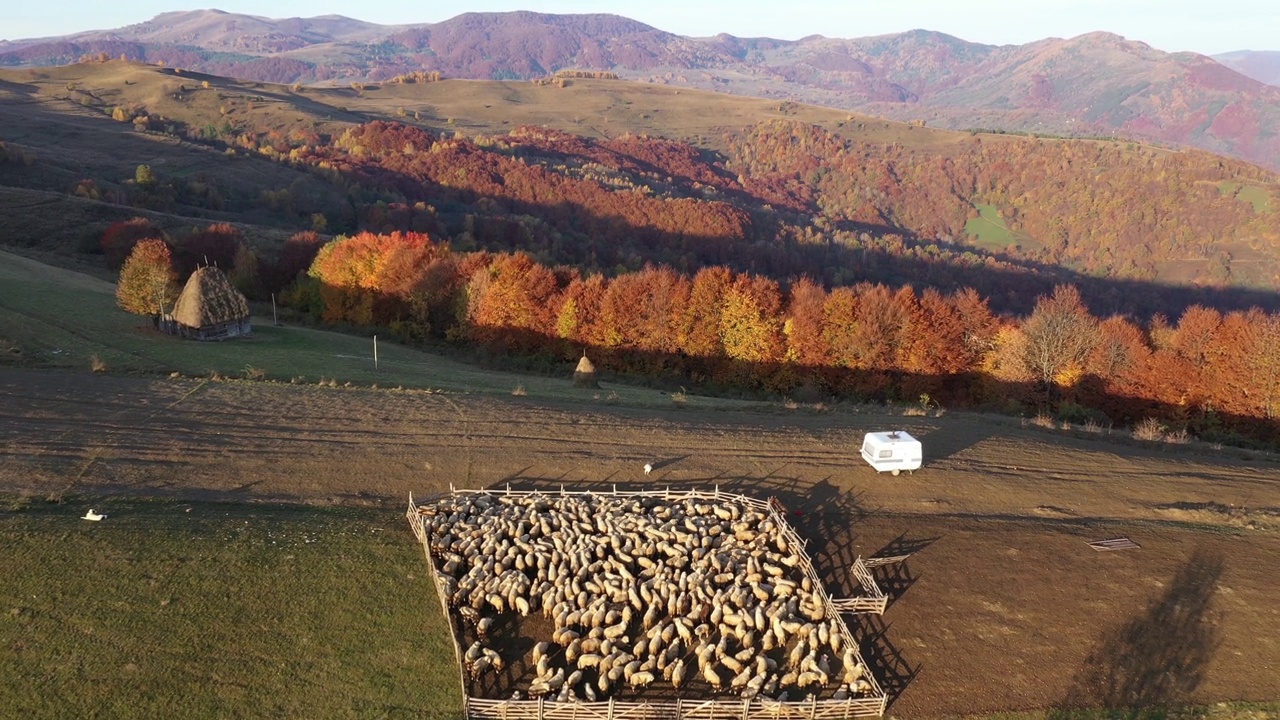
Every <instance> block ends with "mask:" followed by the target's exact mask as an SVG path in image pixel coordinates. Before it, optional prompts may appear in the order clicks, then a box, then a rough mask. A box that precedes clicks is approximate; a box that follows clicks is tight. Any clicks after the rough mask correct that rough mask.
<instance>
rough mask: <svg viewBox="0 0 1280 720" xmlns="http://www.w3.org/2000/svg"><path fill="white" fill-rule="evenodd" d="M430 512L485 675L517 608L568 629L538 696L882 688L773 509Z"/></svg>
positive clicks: (538, 657)
mask: <svg viewBox="0 0 1280 720" xmlns="http://www.w3.org/2000/svg"><path fill="white" fill-rule="evenodd" d="M418 512H419V513H420V515H422V519H423V529H424V530H425V532H426V534H427V543H428V547H429V550H430V553H431V555H432V559H433V562H434V563H435V566H436V568H437V570H438V577H439V579H440V583H441V584H442V588H441V589H442V592H443V595H444V597H445V599H446V601H447V602H448V603H449V605H450V607H451V608H452V609H453V610H454V611H455V612H456V613H457V614H458V615H459V616H460V617H461V618H462V620H463V621H464V622H467V623H469V624H470V625H471V626H473V628H474V633H473V634H472V635H473V636H474V637H476V638H478V639H477V640H475V642H473V643H471V644H470V645H469V646H468V647H467V648H466V650H465V652H464V653H463V663H464V664H465V666H466V669H467V671H468V672H469V673H470V674H471V675H472V677H478V676H480V675H483V674H484V673H488V672H494V671H501V670H502V669H503V668H504V667H505V666H506V665H507V664H509V663H510V662H511V661H512V660H514V659H515V658H507V657H502V655H501V654H500V653H499V652H498V650H496V649H494V648H493V647H490V646H489V633H490V631H491V629H492V628H493V626H494V623H495V622H496V621H497V618H498V616H500V615H502V614H504V613H510V612H515V613H518V614H520V615H521V616H528V615H530V614H533V613H541V614H542V615H544V616H545V617H546V618H548V619H549V620H551V621H552V623H553V630H552V634H551V637H550V638H549V639H548V640H546V641H543V642H539V643H538V644H537V645H536V646H535V647H534V649H533V655H532V658H531V662H532V664H533V667H534V668H535V676H534V678H533V679H532V681H531V682H530V683H529V685H528V687H527V690H526V692H527V693H528V694H529V696H531V697H536V696H544V697H546V698H547V699H548V700H556V701H562V702H571V701H587V702H592V701H597V700H601V699H604V698H607V697H610V696H611V695H614V694H616V693H617V692H619V691H620V690H622V689H623V688H624V686H625V687H628V688H636V689H638V688H643V687H647V686H649V685H651V684H653V683H656V682H658V681H659V679H661V680H662V681H664V682H667V683H670V685H671V686H673V687H675V688H680V687H682V686H684V685H686V684H687V683H689V682H690V681H692V680H693V679H694V678H701V679H702V680H704V681H705V682H706V683H707V685H709V686H710V688H711V690H712V691H713V692H716V693H728V692H732V693H734V694H736V695H738V696H740V697H742V698H747V699H750V698H755V697H768V698H772V699H775V700H787V699H788V697H792V698H796V697H798V696H799V695H801V694H805V695H809V694H819V695H821V696H822V697H831V698H835V699H843V698H849V697H859V696H866V695H870V694H872V693H875V692H878V688H876V686H875V683H874V681H873V680H871V678H870V676H869V673H868V672H867V670H866V668H865V666H864V665H863V664H862V663H861V661H860V656H859V655H858V652H857V650H856V649H855V648H854V647H853V644H852V642H851V639H850V638H849V637H848V635H847V630H845V629H844V626H843V623H840V622H839V621H838V620H837V619H836V613H834V612H828V608H827V607H826V605H825V602H824V597H825V596H824V595H823V593H822V592H821V590H820V589H819V588H817V587H816V586H815V585H814V581H813V579H812V578H811V577H810V576H809V574H808V572H807V570H806V568H805V567H804V563H802V561H801V559H800V556H799V555H798V553H797V551H798V550H799V548H792V547H790V546H789V543H788V541H787V539H786V536H784V534H783V533H782V532H781V528H779V527H777V524H776V523H775V521H774V520H773V519H772V517H771V515H770V513H769V512H767V511H765V510H761V509H757V508H754V507H752V506H751V505H748V504H745V503H740V502H736V501H732V500H724V499H718V500H716V501H714V502H713V501H710V500H707V499H705V498H703V497H700V496H694V495H690V496H688V497H683V496H681V497H679V498H676V499H664V498H660V497H654V496H643V497H636V496H609V495H561V496H548V495H542V494H513V495H499V496H494V495H489V494H484V493H474V494H456V495H451V496H447V497H444V498H442V499H440V500H439V501H437V502H436V503H434V504H429V505H425V506H421V507H419V509H418ZM792 537H794V535H793V536H792ZM829 690H830V692H828V691H829ZM521 696H522V695H521V694H519V693H518V694H517V695H516V696H515V697H521Z"/></svg>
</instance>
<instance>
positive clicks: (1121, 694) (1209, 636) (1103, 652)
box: [1047, 548, 1224, 720]
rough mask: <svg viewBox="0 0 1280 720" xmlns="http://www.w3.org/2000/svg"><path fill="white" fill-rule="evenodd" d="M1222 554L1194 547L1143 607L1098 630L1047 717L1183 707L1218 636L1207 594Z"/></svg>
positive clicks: (1157, 714)
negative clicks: (1100, 632) (1159, 592)
mask: <svg viewBox="0 0 1280 720" xmlns="http://www.w3.org/2000/svg"><path fill="white" fill-rule="evenodd" d="M1223 570H1224V560H1223V557H1222V554H1221V553H1219V552H1216V551H1208V550H1205V549H1203V548H1201V549H1197V550H1196V552H1195V553H1194V554H1193V555H1192V556H1191V558H1190V559H1189V560H1187V562H1186V563H1185V564H1184V565H1183V566H1182V567H1181V568H1179V570H1178V572H1177V574H1176V575H1175V576H1174V578H1173V580H1172V581H1171V582H1170V583H1169V585H1168V587H1167V588H1166V590H1165V591H1164V593H1163V594H1162V595H1161V596H1160V597H1158V598H1156V599H1155V600H1154V601H1153V602H1152V603H1151V604H1150V605H1149V606H1148V607H1147V608H1146V610H1144V611H1142V612H1140V613H1139V614H1137V615H1135V616H1134V617H1132V618H1131V619H1129V620H1128V621H1126V622H1124V623H1121V624H1120V625H1119V626H1118V627H1115V628H1113V629H1111V630H1109V631H1107V632H1106V633H1104V634H1103V635H1102V637H1101V638H1100V639H1099V641H1098V643H1097V644H1096V645H1095V646H1094V648H1093V650H1091V651H1090V653H1089V655H1088V657H1086V658H1085V661H1084V664H1083V665H1082V667H1081V669H1080V671H1079V672H1078V673H1077V674H1076V676H1075V678H1074V679H1073V681H1072V683H1071V686H1070V688H1069V689H1068V690H1067V693H1066V695H1065V696H1064V697H1063V699H1062V700H1061V701H1060V702H1059V703H1057V704H1056V705H1055V707H1054V708H1053V709H1052V711H1051V712H1050V713H1049V714H1048V716H1047V717H1048V718H1049V720H1077V719H1083V718H1096V717H1098V712H1097V709H1099V708H1100V709H1101V710H1103V711H1104V712H1105V716H1106V717H1110V718H1118V719H1120V718H1122V719H1124V720H1147V719H1150V720H1158V719H1162V718H1165V717H1167V716H1168V714H1169V713H1170V712H1171V711H1176V710H1178V709H1179V708H1182V707H1185V706H1186V705H1187V704H1188V703H1189V701H1190V699H1191V696H1192V694H1193V693H1194V692H1195V691H1196V689H1197V688H1198V687H1199V686H1200V684H1201V682H1203V680H1204V675H1205V670H1206V668H1207V667H1208V664H1209V661H1210V659H1212V657H1213V654H1214V652H1215V651H1216V650H1217V648H1218V645H1219V643H1220V640H1221V631H1220V630H1219V624H1220V623H1219V622H1218V621H1219V620H1220V612H1215V610H1214V606H1213V596H1214V592H1215V591H1216V589H1217V585H1218V580H1219V578H1221V577H1222V573H1223Z"/></svg>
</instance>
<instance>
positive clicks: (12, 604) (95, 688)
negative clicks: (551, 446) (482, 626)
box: [0, 495, 461, 718]
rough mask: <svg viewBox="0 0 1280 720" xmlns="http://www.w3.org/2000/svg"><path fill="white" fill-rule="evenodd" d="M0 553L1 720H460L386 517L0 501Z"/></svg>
mask: <svg viewBox="0 0 1280 720" xmlns="http://www.w3.org/2000/svg"><path fill="white" fill-rule="evenodd" d="M90 507H92V508H93V509H94V510H96V511H97V512H99V513H105V514H106V515H107V517H106V519H105V520H102V521H101V522H87V521H84V520H81V519H80V516H81V515H83V514H84V512H85V510H86V509H88V508H90ZM0 550H2V551H3V552H0V573H3V576H4V578H5V581H4V583H2V584H0V618H3V619H0V644H2V645H3V647H4V648H5V651H4V652H3V653H0V702H2V703H3V705H4V707H7V708H9V710H8V711H6V714H12V716H13V717H50V718H51V717H223V718H232V717H243V718H247V717H295V718H296V717H332V718H357V717H360V718H364V717H370V718H372V717H381V718H391V717H397V718H399V717H403V718H409V717H415V718H419V717H437V718H440V717H444V718H448V717H458V716H459V715H460V714H461V698H460V690H459V685H458V676H457V673H458V670H457V668H456V664H455V662H454V659H453V651H452V649H451V648H450V646H449V632H448V630H447V628H446V627H445V626H444V619H443V615H442V614H441V612H440V609H439V607H438V602H437V600H436V594H435V592H434V591H433V590H432V588H431V586H430V584H429V577H428V574H427V572H426V570H425V568H424V566H423V559H422V551H421V549H420V547H419V546H418V545H417V544H415V543H414V542H413V537H412V536H411V535H410V534H409V533H408V532H406V531H405V527H404V517H403V515H402V514H401V513H400V512H396V511H388V510H368V509H333V508H325V509H321V508H303V507H274V506H250V505H232V504H218V503H178V502H173V501H161V500H151V501H148V500H129V499H124V498H116V497H113V498H103V497H96V498H87V497H85V498H72V499H71V500H70V501H69V502H65V503H63V504H53V503H48V502H45V500H44V499H43V498H41V499H25V498H20V497H14V496H3V495H0Z"/></svg>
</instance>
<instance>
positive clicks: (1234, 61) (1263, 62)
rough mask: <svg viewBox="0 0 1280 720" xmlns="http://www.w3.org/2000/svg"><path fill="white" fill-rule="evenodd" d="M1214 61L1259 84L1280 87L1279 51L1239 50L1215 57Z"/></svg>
mask: <svg viewBox="0 0 1280 720" xmlns="http://www.w3.org/2000/svg"><path fill="white" fill-rule="evenodd" d="M1213 59H1214V60H1217V61H1218V62H1220V63H1222V64H1223V65H1226V66H1227V67H1229V68H1231V69H1232V70H1235V71H1236V72H1238V73H1240V74H1241V75H1247V76H1248V77H1251V78H1253V79H1254V80H1257V81H1258V82H1264V83H1266V84H1268V85H1280V51H1278V50H1237V51H1235V52H1229V53H1223V54H1221V55H1214V56H1213Z"/></svg>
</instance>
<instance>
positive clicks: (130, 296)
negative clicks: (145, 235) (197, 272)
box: [116, 240, 178, 322]
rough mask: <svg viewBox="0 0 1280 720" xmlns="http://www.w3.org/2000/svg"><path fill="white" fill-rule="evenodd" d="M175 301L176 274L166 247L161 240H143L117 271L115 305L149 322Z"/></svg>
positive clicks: (176, 296)
mask: <svg viewBox="0 0 1280 720" xmlns="http://www.w3.org/2000/svg"><path fill="white" fill-rule="evenodd" d="M177 298H178V274H177V273H176V272H174V270H173V258H172V257H171V256H170V255H169V246H168V245H166V244H165V243H164V241H163V240H143V241H141V242H139V243H138V244H137V245H135V246H134V248H133V252H131V253H129V257H128V258H127V259H125V261H124V267H122V268H121V269H120V281H119V283H118V284H117V285H116V303H117V304H118V305H119V306H120V307H121V309H123V310H125V311H126V312H131V313H134V314H135V315H150V316H151V319H152V322H159V320H160V316H161V315H163V314H164V313H165V311H166V310H168V309H169V308H171V307H172V306H173V303H174V301H175V300H177Z"/></svg>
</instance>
